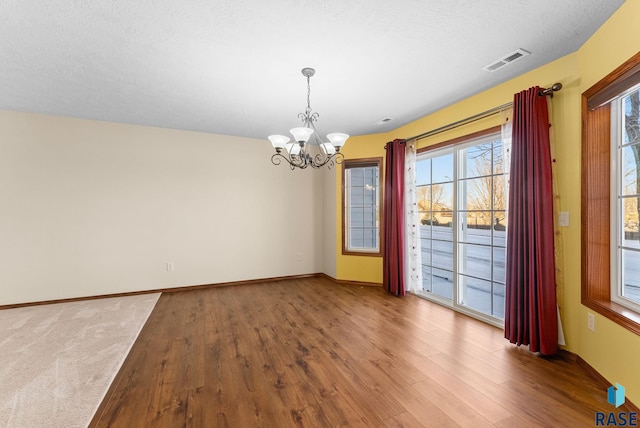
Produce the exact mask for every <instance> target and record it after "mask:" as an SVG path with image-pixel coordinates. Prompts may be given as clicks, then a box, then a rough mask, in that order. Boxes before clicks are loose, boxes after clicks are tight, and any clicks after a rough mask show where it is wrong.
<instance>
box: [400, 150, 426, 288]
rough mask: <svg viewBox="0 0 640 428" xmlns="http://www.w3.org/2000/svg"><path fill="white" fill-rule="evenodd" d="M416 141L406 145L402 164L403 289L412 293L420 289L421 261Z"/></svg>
mask: <svg viewBox="0 0 640 428" xmlns="http://www.w3.org/2000/svg"><path fill="white" fill-rule="evenodd" d="M416 155H417V150H416V141H415V140H410V141H407V143H406V155H405V164H404V186H405V189H404V203H405V208H404V216H405V219H404V225H405V241H404V242H405V244H404V245H405V251H404V253H405V258H404V260H405V261H404V264H405V266H404V268H405V275H404V277H405V288H406V290H407V291H408V292H410V293H414V292H416V291H417V290H419V289H420V288H422V260H421V251H420V226H419V223H418V205H417V198H416Z"/></svg>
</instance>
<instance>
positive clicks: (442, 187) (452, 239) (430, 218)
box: [416, 133, 510, 324]
mask: <svg viewBox="0 0 640 428" xmlns="http://www.w3.org/2000/svg"><path fill="white" fill-rule="evenodd" d="M509 149H510V148H509V147H506V145H505V144H503V143H502V141H501V138H500V134H499V133H496V134H490V135H487V136H484V137H481V138H477V139H474V140H471V141H468V142H466V143H463V144H460V145H456V146H453V147H448V148H445V149H440V150H434V151H428V152H425V153H422V154H420V155H419V156H418V160H417V162H416V178H417V189H416V190H417V192H416V193H417V203H418V215H419V223H420V238H421V239H420V241H421V257H422V289H421V290H419V291H418V293H419V294H421V295H422V296H424V297H427V298H430V299H432V300H435V301H437V302H439V303H442V304H445V305H448V306H452V307H454V308H455V309H457V310H460V311H462V312H466V313H469V314H471V315H474V316H476V317H478V318H482V319H485V320H487V321H489V322H492V323H494V324H501V323H502V320H503V319H504V291H505V290H504V288H505V286H504V282H505V246H506V230H507V226H508V225H507V216H506V207H507V196H508V187H507V186H508V164H509V157H508V154H509Z"/></svg>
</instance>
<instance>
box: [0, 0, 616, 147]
mask: <svg viewBox="0 0 640 428" xmlns="http://www.w3.org/2000/svg"><path fill="white" fill-rule="evenodd" d="M622 3H623V0H607V1H602V0H537V1H531V0H482V1H477V0H394V1H382V0H353V1H345V0H315V1H308V0H269V1H258V0H253V1H243V0H236V1H231V0H227V1H215V0H213V1H212V0H187V1H171V0H153V1H152V0H137V1H131V0H86V1H80V0H74V1H72V0H60V1H51V0H46V1H45V0H29V1H25V0H2V1H0V40H1V42H0V82H1V83H0V108H1V109H7V110H18V111H29V112H36V113H47V114H55V115H64V116H73V117H81V118H88V119H98V120H105V121H113V122H124V123H134V124H142V125H151V126H160V127H166V128H176V129H186V130H194V131H204V132H212V133H217V134H227V135H237V136H247V137H256V138H265V137H266V136H267V135H269V134H272V133H286V131H287V130H288V129H289V128H291V127H294V126H298V124H299V122H298V121H297V117H296V116H297V114H298V113H299V112H301V111H303V110H304V108H305V107H306V81H305V78H304V77H303V76H302V75H301V74H300V69H302V68H303V67H314V68H315V69H316V70H317V73H316V75H315V76H314V77H313V78H312V79H311V107H312V108H313V110H314V111H317V112H319V114H320V119H319V121H318V128H319V129H320V130H321V131H324V132H325V133H326V132H337V131H342V132H347V133H350V134H352V135H358V134H368V133H377V132H385V131H388V130H390V129H393V128H396V127H398V126H401V125H403V124H405V123H407V122H410V121H412V120H414V119H416V118H418V117H421V116H424V115H425V114H428V113H430V112H433V111H435V110H438V109H440V108H442V107H444V106H446V105H449V104H451V103H453V102H455V101H458V100H461V99H463V98H466V97H468V96H470V95H472V94H475V93H477V92H480V91H482V90H484V89H487V88H489V87H492V86H495V85H496V84H498V83H501V82H504V81H506V80H509V79H511V78H513V77H514V76H517V75H519V74H522V73H524V72H526V71H528V70H531V69H534V68H536V67H539V66H541V65H543V64H545V63H547V62H549V61H552V60H554V59H557V58H559V57H561V56H564V55H566V54H568V53H571V52H573V51H575V50H576V49H578V48H579V47H580V46H581V45H582V44H583V43H584V42H585V41H586V40H587V39H588V38H589V37H590V36H591V35H592V34H593V33H594V32H595V30H596V29H597V28H598V27H599V26H600V25H602V23H603V22H604V21H606V20H607V19H608V18H609V17H610V16H611V14H612V13H613V12H614V11H615V10H616V9H617V8H618V7H619V6H620V5H621V4H622ZM518 48H522V49H526V50H527V51H529V52H531V55H528V56H526V57H524V58H523V59H520V60H518V61H516V62H514V63H512V64H510V65H509V66H507V67H504V68H502V69H500V70H498V71H496V72H494V73H489V72H487V71H484V70H483V69H482V67H484V66H486V65H488V64H490V63H492V62H493V61H495V60H497V59H499V58H500V57H503V56H505V55H507V54H509V53H511V52H513V51H515V50H516V49H518ZM531 83H532V84H536V83H543V82H531ZM385 117H391V118H393V119H394V120H392V121H390V122H388V123H387V124H384V125H380V124H377V122H379V121H380V120H381V119H383V118H385Z"/></svg>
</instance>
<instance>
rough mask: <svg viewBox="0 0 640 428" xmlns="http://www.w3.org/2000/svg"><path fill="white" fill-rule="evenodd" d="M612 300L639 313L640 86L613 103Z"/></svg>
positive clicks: (617, 98)
mask: <svg viewBox="0 0 640 428" xmlns="http://www.w3.org/2000/svg"><path fill="white" fill-rule="evenodd" d="M611 154H612V157H613V158H614V162H613V164H614V165H615V167H614V168H612V171H611V184H612V187H611V196H612V198H611V243H612V245H611V248H612V252H611V300H612V301H614V302H616V303H618V304H620V305H622V306H625V307H627V308H629V309H633V310H635V311H636V312H640V231H639V230H638V209H639V208H640V207H639V206H638V201H639V200H640V84H639V85H636V86H635V87H633V88H631V89H630V90H628V91H626V92H625V93H623V94H621V95H620V96H619V97H616V98H615V99H614V100H613V101H612V102H611Z"/></svg>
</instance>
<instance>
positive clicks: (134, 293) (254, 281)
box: [0, 273, 332, 310]
mask: <svg viewBox="0 0 640 428" xmlns="http://www.w3.org/2000/svg"><path fill="white" fill-rule="evenodd" d="M323 275H324V274H320V273H312V274H305V275H291V276H279V277H272V278H262V279H249V280H243V281H230V282H218V283H213V284H201V285H185V286H179V287H170V288H155V289H152V290H140V291H128V292H124V293H111V294H99V295H95V296H82V297H70V298H67V299H53V300H42V301H36V302H25V303H13V304H9V305H0V310H3V309H14V308H24V307H27V306H39V305H51V304H54V303H69V302H81V301H84V300H95V299H108V298H111V297H127V296H138V295H141V294H153V293H176V292H178V291H189V290H197V289H202V288H215V287H229V286H234V285H245V284H260V283H269V282H275V281H288V280H298V279H303V278H313V277H318V276H323ZM324 276H325V277H326V278H329V279H332V278H331V277H330V276H328V275H324Z"/></svg>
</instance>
